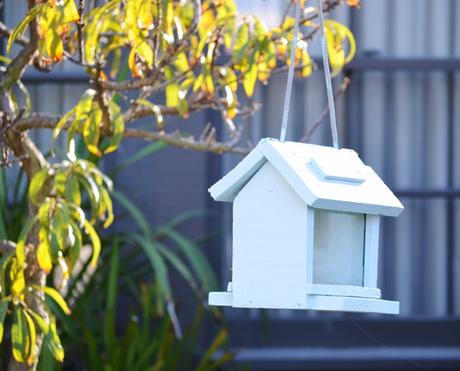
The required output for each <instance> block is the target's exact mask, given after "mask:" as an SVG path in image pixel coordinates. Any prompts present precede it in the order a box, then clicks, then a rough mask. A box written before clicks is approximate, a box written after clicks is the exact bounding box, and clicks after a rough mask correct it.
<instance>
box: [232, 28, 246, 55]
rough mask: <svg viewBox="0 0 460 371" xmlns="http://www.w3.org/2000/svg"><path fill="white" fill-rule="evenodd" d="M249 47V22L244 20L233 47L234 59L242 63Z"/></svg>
mask: <svg viewBox="0 0 460 371" xmlns="http://www.w3.org/2000/svg"><path fill="white" fill-rule="evenodd" d="M248 47H249V24H248V23H247V22H244V23H243V24H241V26H240V27H239V28H238V31H237V32H236V38H235V44H234V47H233V61H234V62H235V64H240V63H241V61H242V59H243V57H244V55H245V53H246V49H247V48H248Z"/></svg>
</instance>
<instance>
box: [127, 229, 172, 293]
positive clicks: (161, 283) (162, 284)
mask: <svg viewBox="0 0 460 371" xmlns="http://www.w3.org/2000/svg"><path fill="white" fill-rule="evenodd" d="M132 238H133V239H134V240H135V241H136V242H137V243H139V245H140V246H141V247H142V248H143V249H144V252H145V254H146V255H147V257H148V258H149V260H150V263H151V265H152V268H153V270H154V272H155V277H156V282H157V284H158V288H159V290H160V293H161V296H162V297H163V298H164V300H166V301H170V300H171V299H172V294H171V286H170V284H169V277H168V268H167V266H166V264H165V261H164V260H163V258H162V256H161V255H160V253H159V252H158V249H157V248H156V246H155V244H154V243H153V241H151V240H150V239H148V238H147V237H144V236H141V235H138V234H133V235H132Z"/></svg>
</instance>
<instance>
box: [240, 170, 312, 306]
mask: <svg viewBox="0 0 460 371" xmlns="http://www.w3.org/2000/svg"><path fill="white" fill-rule="evenodd" d="M307 214H308V207H307V206H306V205H305V203H303V202H302V201H301V199H300V198H299V196H297V194H296V193H295V192H294V191H293V190H292V188H291V186H290V185H289V184H288V183H287V182H286V181H285V180H284V178H283V177H281V176H280V174H279V172H278V171H277V170H276V169H275V168H274V167H273V166H272V165H271V164H270V163H268V162H266V163H265V164H264V165H263V166H262V167H261V169H260V170H259V171H258V172H257V173H256V174H255V175H254V176H253V177H252V178H251V179H250V180H249V182H248V183H247V184H246V185H245V186H244V187H243V189H242V190H241V191H240V192H239V193H238V195H237V196H236V198H235V200H234V204H233V258H232V287H233V305H234V306H239V307H254V308H293V309H296V308H302V307H305V305H306V292H307V282H306V277H307V249H306V246H307V242H308V241H307V239H308V235H307V226H308V220H307ZM310 235H311V234H310ZM310 258H311V257H310Z"/></svg>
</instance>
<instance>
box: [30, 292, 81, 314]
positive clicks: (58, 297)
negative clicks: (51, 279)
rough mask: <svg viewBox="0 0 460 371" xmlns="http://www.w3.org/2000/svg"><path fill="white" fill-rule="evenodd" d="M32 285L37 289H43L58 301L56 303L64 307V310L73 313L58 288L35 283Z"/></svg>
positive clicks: (66, 312)
mask: <svg viewBox="0 0 460 371" xmlns="http://www.w3.org/2000/svg"><path fill="white" fill-rule="evenodd" d="M32 287H33V288H34V289H35V290H39V291H43V292H44V293H45V294H46V295H48V296H49V297H50V298H51V299H53V300H54V301H55V302H56V304H57V305H59V307H60V308H61V309H62V311H63V312H64V313H65V314H67V315H69V314H70V313H72V311H71V310H70V308H69V306H68V305H67V303H66V302H65V300H64V298H63V297H62V296H61V294H60V293H59V291H57V290H56V289H54V288H52V287H48V286H43V287H41V286H36V285H34V286H32Z"/></svg>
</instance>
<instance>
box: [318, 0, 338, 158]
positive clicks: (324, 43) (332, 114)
mask: <svg viewBox="0 0 460 371" xmlns="http://www.w3.org/2000/svg"><path fill="white" fill-rule="evenodd" d="M318 3H319V25H320V27H321V48H322V51H323V66H324V79H325V80H326V91H327V103H328V105H329V120H330V123H331V134H332V145H333V146H334V148H337V149H338V148H339V136H338V134H337V121H336V116H335V104H334V93H333V92H332V79H331V70H330V69H329V56H328V52H327V40H326V33H325V28H324V13H323V0H318Z"/></svg>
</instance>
